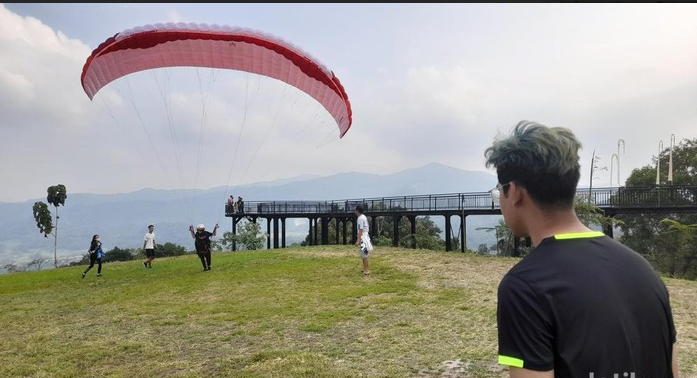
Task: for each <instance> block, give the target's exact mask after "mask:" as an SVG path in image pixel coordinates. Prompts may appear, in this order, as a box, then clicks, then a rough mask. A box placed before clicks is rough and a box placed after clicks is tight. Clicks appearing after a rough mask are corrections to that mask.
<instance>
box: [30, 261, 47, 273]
mask: <svg viewBox="0 0 697 378" xmlns="http://www.w3.org/2000/svg"><path fill="white" fill-rule="evenodd" d="M47 261H48V260H44V259H42V258H38V259H34V260H32V261H30V262H29V264H27V268H31V267H32V266H35V267H36V270H37V271H39V270H41V266H42V265H44V263H45V262H47Z"/></svg>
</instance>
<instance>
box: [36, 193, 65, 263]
mask: <svg viewBox="0 0 697 378" xmlns="http://www.w3.org/2000/svg"><path fill="white" fill-rule="evenodd" d="M46 191H47V192H48V195H47V196H46V200H47V201H48V203H50V204H51V205H53V206H54V207H55V208H56V225H55V227H54V226H53V223H52V222H51V212H50V211H49V210H48V206H47V205H46V204H45V203H43V202H41V201H38V202H34V206H33V207H32V210H33V213H34V219H35V220H36V226H37V227H38V228H39V232H41V233H43V234H44V237H48V235H53V263H54V266H55V267H56V268H58V219H59V216H58V206H60V205H65V199H66V198H68V195H67V194H66V190H65V185H63V184H58V185H54V186H49V187H48V189H47V190H46ZM52 231H55V232H53V233H52Z"/></svg>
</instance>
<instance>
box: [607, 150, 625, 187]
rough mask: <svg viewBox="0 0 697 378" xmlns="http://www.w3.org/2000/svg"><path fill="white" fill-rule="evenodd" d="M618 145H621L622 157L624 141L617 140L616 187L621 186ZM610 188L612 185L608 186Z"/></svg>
mask: <svg viewBox="0 0 697 378" xmlns="http://www.w3.org/2000/svg"><path fill="white" fill-rule="evenodd" d="M620 145H622V155H624V139H619V140H617V186H618V187H620V186H622V181H621V180H620ZM610 182H612V175H610ZM610 186H612V185H610Z"/></svg>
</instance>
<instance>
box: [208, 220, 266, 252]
mask: <svg viewBox="0 0 697 378" xmlns="http://www.w3.org/2000/svg"><path fill="white" fill-rule="evenodd" d="M266 237H267V235H266V233H265V232H261V226H260V225H259V224H258V223H256V222H246V223H245V224H244V225H243V226H242V227H240V228H239V229H238V233H237V235H235V234H233V233H232V232H230V231H228V232H225V233H223V237H222V238H221V239H220V241H219V243H220V245H221V246H222V247H224V248H228V249H232V244H233V243H235V244H237V245H238V246H239V249H240V250H242V249H248V250H258V249H262V248H264V242H265V241H266ZM216 248H217V249H218V250H221V249H222V248H221V247H218V246H216Z"/></svg>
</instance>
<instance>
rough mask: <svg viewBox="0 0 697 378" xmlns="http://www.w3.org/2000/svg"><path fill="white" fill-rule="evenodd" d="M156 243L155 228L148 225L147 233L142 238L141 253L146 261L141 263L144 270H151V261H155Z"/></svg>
mask: <svg viewBox="0 0 697 378" xmlns="http://www.w3.org/2000/svg"><path fill="white" fill-rule="evenodd" d="M156 248H157V241H156V240H155V226H153V225H149V226H148V232H147V233H146V234H145V236H144V237H143V252H144V253H145V258H146V260H145V261H144V262H143V267H145V269H152V260H154V259H155V249H156Z"/></svg>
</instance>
